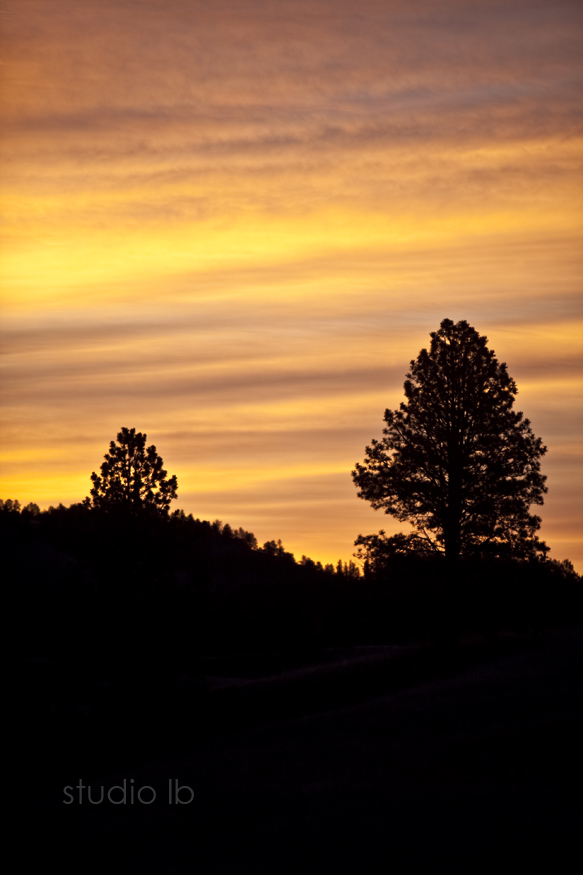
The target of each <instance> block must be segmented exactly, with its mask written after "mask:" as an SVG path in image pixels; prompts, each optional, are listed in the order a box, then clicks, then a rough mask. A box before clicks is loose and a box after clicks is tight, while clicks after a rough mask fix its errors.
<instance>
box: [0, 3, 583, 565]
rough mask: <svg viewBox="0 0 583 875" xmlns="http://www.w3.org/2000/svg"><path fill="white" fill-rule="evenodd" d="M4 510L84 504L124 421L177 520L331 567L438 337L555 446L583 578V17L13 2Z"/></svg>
mask: <svg viewBox="0 0 583 875" xmlns="http://www.w3.org/2000/svg"><path fill="white" fill-rule="evenodd" d="M0 32H1V46H0V47H1V55H2V58H3V59H4V60H3V66H2V84H1V89H2V90H1V94H0V97H1V101H0V107H1V123H2V124H1V127H2V135H1V142H0V153H1V154H0V160H1V165H0V167H1V171H0V172H1V177H0V194H1V206H2V219H1V229H2V244H1V250H0V276H1V330H2V339H1V350H2V375H1V398H0V400H1V412H2V443H1V457H0V458H1V469H0V495H1V496H2V497H3V498H5V499H6V498H14V499H18V500H20V502H21V503H22V504H26V503H28V502H29V501H34V502H36V503H37V504H39V506H40V507H41V508H46V507H48V506H49V505H56V504H58V503H60V502H62V503H63V504H65V505H69V504H71V503H73V502H77V501H80V500H82V499H83V498H84V497H85V496H86V495H87V494H88V492H89V489H90V486H91V484H90V480H89V477H90V474H91V472H92V471H97V470H98V469H99V466H100V464H101V462H102V461H103V455H104V453H105V452H106V451H107V449H108V445H109V442H110V440H112V439H114V438H115V436H116V434H117V432H118V431H119V430H120V429H121V427H122V426H125V427H127V428H136V429H137V430H138V431H142V432H145V433H146V434H147V436H148V444H150V443H153V444H155V446H156V447H157V449H158V452H159V453H160V455H161V456H162V457H163V459H164V462H165V467H166V469H167V470H168V472H169V474H176V475H177V477H178V483H179V490H178V500H177V501H176V502H175V503H174V507H180V508H182V509H184V510H185V511H186V512H187V513H192V514H193V515H194V516H195V517H199V518H201V519H209V520H214V519H217V518H218V519H221V520H222V521H223V522H229V523H230V524H231V525H232V526H233V527H235V528H238V527H239V526H242V527H243V528H245V529H247V530H249V531H252V532H254V533H255V535H256V536H257V538H258V539H259V541H260V543H263V542H264V541H266V540H271V539H276V540H277V539H278V538H281V539H282V541H283V543H284V545H285V547H286V549H288V550H291V551H292V552H293V553H294V554H295V555H296V558H298V559H299V558H300V557H301V555H302V554H306V555H308V556H311V557H312V558H313V559H317V560H318V559H319V560H321V561H323V562H330V561H336V560H337V559H338V558H342V559H343V560H344V561H346V560H349V559H350V558H351V557H352V554H353V552H354V549H355V548H354V546H353V542H354V540H355V538H356V536H357V535H358V534H359V533H362V534H370V533H372V532H376V531H378V530H379V529H380V528H383V529H385V530H386V531H387V532H388V533H390V534H392V533H394V532H397V531H404V530H406V527H405V526H403V524H400V523H398V522H397V521H396V520H392V519H391V518H389V517H387V516H385V515H384V514H383V513H382V512H381V511H376V512H375V511H373V510H372V509H371V507H370V506H369V505H368V504H367V503H366V502H364V501H363V500H362V499H359V498H358V497H357V495H356V489H355V487H354V484H353V483H352V479H351V473H350V472H351V470H352V469H353V467H354V465H355V463H356V462H362V461H363V459H364V455H365V447H366V445H367V444H369V443H370V441H371V439H372V438H373V437H377V438H378V437H380V436H381V432H382V427H383V414H384V411H385V409H386V408H387V407H389V408H395V407H396V406H398V404H399V403H400V401H401V400H402V399H403V382H404V379H405V374H406V373H407V371H408V368H409V363H410V361H411V359H413V358H415V357H416V356H417V355H418V353H419V351H420V350H421V348H423V347H426V346H428V344H429V341H430V338H429V333H430V332H431V331H435V330H436V329H437V328H438V327H439V324H440V322H441V320H442V319H444V318H450V319H453V320H455V321H458V320H460V319H465V320H467V321H468V322H469V323H470V324H471V325H472V326H473V327H474V328H476V330H477V331H479V333H480V334H483V335H486V336H487V337H488V341H489V342H488V345H489V347H490V348H491V349H494V350H495V352H496V355H497V357H498V359H499V360H500V361H504V362H506V364H507V365H508V370H509V373H510V375H511V376H512V377H513V378H514V379H515V381H516V383H517V385H518V389H519V394H518V397H517V403H516V406H517V408H518V409H520V410H522V411H524V414H525V416H527V417H528V418H529V419H530V420H531V423H532V428H533V431H534V433H535V434H536V435H537V436H539V437H541V438H542V439H543V441H544V443H545V444H546V446H547V447H548V453H547V455H546V456H545V457H544V459H543V466H542V469H543V473H545V474H546V475H547V477H548V480H547V485H548V487H549V493H548V496H547V497H546V500H545V505H544V506H543V507H542V508H534V509H533V510H535V511H536V512H537V513H539V514H540V515H541V516H542V518H543V526H542V529H541V532H540V535H541V537H542V538H543V539H545V540H546V541H547V543H548V544H549V546H550V547H551V554H550V555H551V557H552V558H555V559H559V560H562V559H565V558H569V559H571V560H572V561H573V562H574V564H575V567H576V568H578V570H579V571H580V572H583V506H582V501H581V495H582V493H583V441H582V439H581V436H582V435H583V428H582V426H583V423H582V421H581V420H582V417H581V410H582V404H581V395H582V388H583V358H582V355H581V353H582V345H583V343H582V338H583V313H582V310H583V308H582V299H583V296H582V294H581V291H582V290H581V285H582V278H583V264H582V261H583V258H582V253H583V247H582V246H581V230H582V225H583V221H582V219H583V205H582V188H583V186H582V175H581V163H582V161H581V159H582V149H581V146H582V142H583V132H582V120H581V106H582V103H581V96H582V89H581V83H582V80H583V62H582V60H581V51H580V48H581V42H582V37H583V6H582V5H581V4H580V3H579V2H575V0H573V2H561V0H540V2H538V0H504V2H499V0H406V2H405V0H403V2H402V0H383V2H379V0H358V2H355V0H309V2H305V0H213V2H212V3H209V2H208V0H190V2H187V0H99V2H92V0H4V2H2V4H1V5H0Z"/></svg>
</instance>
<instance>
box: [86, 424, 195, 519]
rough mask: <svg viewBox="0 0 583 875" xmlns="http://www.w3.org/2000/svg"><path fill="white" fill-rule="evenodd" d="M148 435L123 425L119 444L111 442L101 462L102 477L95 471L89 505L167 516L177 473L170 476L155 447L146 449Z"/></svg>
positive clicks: (174, 490) (176, 486)
mask: <svg viewBox="0 0 583 875" xmlns="http://www.w3.org/2000/svg"><path fill="white" fill-rule="evenodd" d="M146 438H147V435H145V434H142V433H141V432H136V430H135V428H131V429H128V428H122V430H121V431H120V432H119V434H118V435H117V443H116V442H115V441H111V443H110V445H109V452H108V453H106V454H105V457H104V458H105V461H104V462H103V464H102V465H101V476H99V475H98V474H96V473H95V472H93V473H92V474H91V482H92V483H93V489H92V490H91V498H87V499H86V500H85V501H86V503H87V504H88V505H89V506H92V507H94V508H99V509H102V510H112V509H119V510H126V511H128V512H130V513H133V514H137V513H143V512H150V513H155V514H157V515H159V516H166V515H167V514H168V510H169V508H170V502H171V501H172V499H174V498H176V491H177V489H178V481H177V479H176V475H173V476H172V477H168V475H167V472H166V471H165V470H164V468H163V467H162V466H163V464H164V463H163V461H162V458H161V457H160V456H159V455H158V453H157V452H156V447H155V446H154V445H153V444H152V446H150V447H147V448H146Z"/></svg>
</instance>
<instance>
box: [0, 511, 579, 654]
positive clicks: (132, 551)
mask: <svg viewBox="0 0 583 875" xmlns="http://www.w3.org/2000/svg"><path fill="white" fill-rule="evenodd" d="M0 537H1V550H2V564H3V568H4V570H5V574H6V578H5V579H6V580H7V581H8V583H7V585H5V588H4V598H5V607H6V608H7V610H6V611H5V612H4V617H5V627H6V628H5V634H4V636H3V646H4V648H5V650H6V648H8V650H9V651H10V652H11V653H15V652H16V653H20V654H27V655H31V656H43V655H45V654H50V655H59V656H60V657H65V656H66V655H67V654H69V653H70V652H71V649H72V648H74V649H76V651H77V653H82V652H85V651H87V652H88V653H93V654H98V655H99V659H100V660H102V661H103V662H114V663H115V661H116V660H119V659H120V658H121V657H122V655H123V654H122V651H123V652H124V653H125V655H124V657H123V658H124V659H125V660H126V661H127V660H128V659H129V655H130V654H131V652H132V651H133V650H135V651H136V653H139V657H138V658H139V660H142V661H144V662H148V663H151V664H152V666H157V667H158V668H160V667H161V666H163V665H164V664H166V663H169V664H170V663H171V664H173V665H174V664H179V665H184V664H188V665H189V666H190V667H191V668H192V666H193V664H194V662H195V661H196V660H197V659H198V658H199V657H200V656H201V655H203V654H206V655H213V654H220V653H227V652H233V653H239V652H252V651H260V650H273V649H285V648H312V647H316V648H317V647H325V646H333V645H344V644H363V643H366V644H369V643H374V644H380V643H398V642H403V641H411V640H421V639H428V638H435V637H438V636H439V635H441V634H443V633H444V631H445V632H447V630H450V631H451V632H453V633H454V634H464V633H468V632H470V633H471V632H483V633H486V634H496V633H497V632H499V631H500V630H501V629H511V630H515V631H528V630H529V629H530V630H536V629H541V628H543V627H544V626H545V625H548V624H553V623H560V622H563V621H565V620H568V619H569V618H570V617H572V616H574V614H576V613H577V612H579V611H580V607H581V605H580V597H581V578H580V577H579V575H577V574H576V573H575V571H574V569H573V566H572V565H571V563H569V562H557V561H554V560H549V559H529V560H513V559H511V558H510V559H506V560H501V559H499V558H488V557H487V556H482V557H480V558H478V559H476V560H473V561H468V560H466V561H465V562H464V561H462V562H461V563H460V566H459V569H458V573H457V575H456V576H455V579H452V576H451V573H450V572H448V570H447V567H446V565H445V563H444V562H443V560H442V559H441V558H440V557H438V556H433V555H431V554H427V553H423V552H422V551H412V550H410V549H401V548H402V546H403V545H401V544H400V541H399V540H398V539H397V540H395V538H392V539H388V541H387V539H382V538H380V537H379V536H370V537H367V538H359V539H358V541H357V544H358V545H359V551H358V556H359V562H360V564H361V565H362V566H363V569H364V572H363V573H361V571H360V569H359V566H358V565H357V564H356V563H354V562H349V563H342V562H339V563H338V565H337V566H336V567H335V568H334V567H333V566H332V565H326V566H322V565H321V563H319V562H314V561H313V560H311V559H309V558H307V557H305V556H303V557H302V559H301V560H300V561H299V562H296V560H295V559H294V557H293V555H292V554H291V553H289V552H288V551H286V550H285V548H284V546H283V545H282V543H281V541H268V542H266V543H265V544H264V545H263V546H262V547H260V546H259V545H258V543H257V540H256V538H255V536H254V535H253V534H252V533H251V532H247V531H245V530H244V529H242V528H240V529H233V528H231V526H230V525H228V524H223V523H222V522H220V521H219V520H215V521H214V522H212V523H211V522H208V521H201V520H198V519H194V518H193V517H192V515H188V516H187V515H186V514H184V512H182V511H176V512H175V513H174V514H171V515H169V516H162V517H160V516H156V515H148V514H145V515H143V516H140V515H139V514H138V515H130V514H127V513H125V512H124V510H123V508H122V509H119V510H116V509H110V510H109V511H107V512H105V511H100V510H96V509H92V508H89V507H87V505H85V504H75V505H72V506H71V507H69V508H66V507H64V506H63V505H60V506H59V507H57V508H53V507H51V508H50V509H49V510H48V511H44V512H41V511H40V510H39V508H38V507H37V506H36V505H34V504H29V505H28V506H27V507H24V508H22V509H21V508H20V506H19V505H18V502H16V501H10V500H8V501H3V502H1V503H0ZM91 658H93V657H91ZM130 661H131V660H130Z"/></svg>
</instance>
